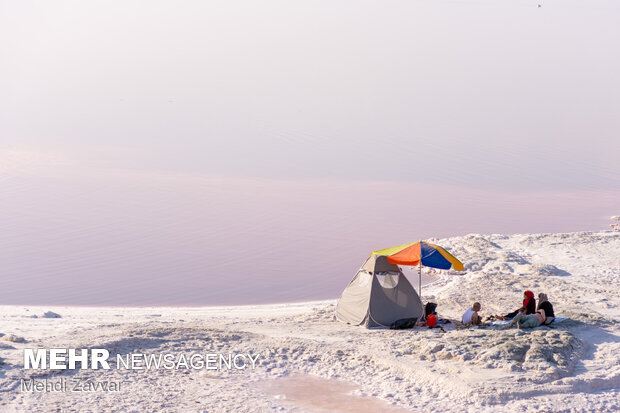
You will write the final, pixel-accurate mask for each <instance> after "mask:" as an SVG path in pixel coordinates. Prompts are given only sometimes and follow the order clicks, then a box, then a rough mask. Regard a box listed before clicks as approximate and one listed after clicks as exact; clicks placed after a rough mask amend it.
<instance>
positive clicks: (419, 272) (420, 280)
mask: <svg viewBox="0 0 620 413" xmlns="http://www.w3.org/2000/svg"><path fill="white" fill-rule="evenodd" d="M418 295H419V296H420V302H422V259H421V258H420V265H418Z"/></svg>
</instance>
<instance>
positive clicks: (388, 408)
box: [262, 374, 411, 413]
mask: <svg viewBox="0 0 620 413" xmlns="http://www.w3.org/2000/svg"><path fill="white" fill-rule="evenodd" d="M262 387H263V389H264V390H265V392H267V393H268V394H270V395H272V396H273V397H274V398H275V399H278V400H282V401H283V404H285V405H288V407H290V408H297V409H300V410H301V411H304V412H314V413H318V412H357V413H371V412H372V413H375V412H394V413H404V412H411V410H407V409H404V408H401V407H397V406H393V405H391V404H389V403H388V402H386V401H384V400H381V399H377V398H373V397H367V396H356V395H354V394H352V392H354V391H355V390H358V389H359V387H358V386H356V385H355V384H354V383H350V382H347V381H343V380H331V379H323V378H320V377H316V376H311V375H305V374H296V375H290V376H286V377H282V378H277V379H273V380H269V381H267V382H264V384H263V385H262Z"/></svg>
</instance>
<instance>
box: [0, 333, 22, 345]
mask: <svg viewBox="0 0 620 413" xmlns="http://www.w3.org/2000/svg"><path fill="white" fill-rule="evenodd" d="M0 340H2V341H10V342H12V343H23V342H24V341H26V339H24V338H23V337H20V336H16V335H15V334H7V335H6V336H2V337H1V338H0Z"/></svg>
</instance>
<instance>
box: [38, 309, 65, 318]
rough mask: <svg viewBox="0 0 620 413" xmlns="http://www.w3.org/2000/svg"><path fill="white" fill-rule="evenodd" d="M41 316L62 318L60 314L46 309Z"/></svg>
mask: <svg viewBox="0 0 620 413" xmlns="http://www.w3.org/2000/svg"><path fill="white" fill-rule="evenodd" d="M42 317H43V318H62V317H61V316H60V314H57V313H55V312H53V311H46V312H45V313H43V316H42Z"/></svg>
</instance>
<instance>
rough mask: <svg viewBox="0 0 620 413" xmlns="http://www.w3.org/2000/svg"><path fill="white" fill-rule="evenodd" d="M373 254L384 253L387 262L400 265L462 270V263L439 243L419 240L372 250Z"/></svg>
mask: <svg viewBox="0 0 620 413" xmlns="http://www.w3.org/2000/svg"><path fill="white" fill-rule="evenodd" d="M373 254H377V255H386V256H387V259H388V261H389V262H391V263H392V264H400V265H411V266H417V265H420V264H422V265H424V266H425V267H432V268H438V269H440V270H449V269H450V268H454V269H455V270H456V271H463V263H462V262H461V261H459V260H457V259H456V258H454V256H453V255H452V254H450V253H449V252H448V251H446V250H445V249H444V248H442V247H440V246H439V245H435V244H429V243H428V242H424V241H419V242H412V243H410V244H404V245H399V246H397V247H392V248H386V249H383V250H379V251H374V252H373Z"/></svg>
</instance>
